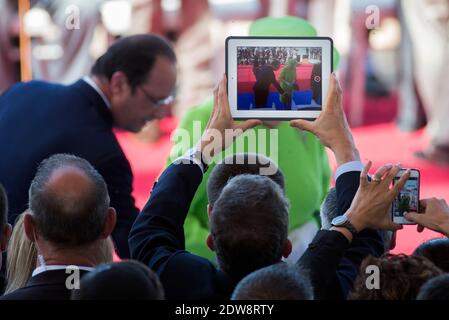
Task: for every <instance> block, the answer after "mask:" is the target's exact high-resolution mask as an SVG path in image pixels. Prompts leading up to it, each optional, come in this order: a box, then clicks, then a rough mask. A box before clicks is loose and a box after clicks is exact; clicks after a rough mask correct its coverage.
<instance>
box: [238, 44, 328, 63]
mask: <svg viewBox="0 0 449 320" xmlns="http://www.w3.org/2000/svg"><path fill="white" fill-rule="evenodd" d="M290 59H296V60H297V62H298V63H300V62H303V63H306V62H307V61H308V60H309V59H313V60H318V61H321V49H320V48H283V47H238V48H237V64H238V65H258V66H259V65H260V66H262V65H267V64H271V63H272V62H273V61H274V60H277V61H279V63H280V64H287V62H288V60H290Z"/></svg>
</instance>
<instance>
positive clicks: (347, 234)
mask: <svg viewBox="0 0 449 320" xmlns="http://www.w3.org/2000/svg"><path fill="white" fill-rule="evenodd" d="M329 230H332V231H337V232H340V233H341V234H342V235H343V236H344V237H345V238H346V239H347V240H348V241H349V243H351V242H352V239H353V236H352V233H351V232H350V231H349V230H348V229H346V228H342V227H331V228H330V229H329Z"/></svg>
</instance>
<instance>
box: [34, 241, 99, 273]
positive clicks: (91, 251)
mask: <svg viewBox="0 0 449 320" xmlns="http://www.w3.org/2000/svg"><path fill="white" fill-rule="evenodd" d="M98 250H99V247H98V245H91V246H88V247H80V248H70V249H61V248H54V247H52V246H50V245H45V244H40V246H39V254H40V255H42V257H43V258H44V262H45V265H47V266H52V265H64V266H65V265H76V266H84V267H95V266H96V265H98V264H99V263H101V262H104V261H99V259H98V257H99V254H98Z"/></svg>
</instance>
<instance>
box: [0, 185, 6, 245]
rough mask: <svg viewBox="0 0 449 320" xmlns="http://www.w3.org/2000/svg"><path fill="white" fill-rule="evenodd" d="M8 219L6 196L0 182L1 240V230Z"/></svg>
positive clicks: (0, 239)
mask: <svg viewBox="0 0 449 320" xmlns="http://www.w3.org/2000/svg"><path fill="white" fill-rule="evenodd" d="M7 221H8V197H7V195H6V191H5V189H4V188H3V186H2V185H1V184H0V241H2V240H3V239H2V237H3V230H5V226H6V223H7Z"/></svg>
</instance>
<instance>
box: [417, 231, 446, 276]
mask: <svg viewBox="0 0 449 320" xmlns="http://www.w3.org/2000/svg"><path fill="white" fill-rule="evenodd" d="M413 255H414V256H422V257H426V258H427V259H429V260H430V261H432V262H433V263H434V264H435V265H436V266H437V267H438V268H440V269H441V270H443V271H444V272H449V239H448V238H438V239H432V240H428V241H425V242H423V243H422V244H421V245H419V246H418V247H417V248H416V249H415V251H414V252H413Z"/></svg>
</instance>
